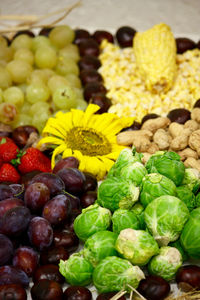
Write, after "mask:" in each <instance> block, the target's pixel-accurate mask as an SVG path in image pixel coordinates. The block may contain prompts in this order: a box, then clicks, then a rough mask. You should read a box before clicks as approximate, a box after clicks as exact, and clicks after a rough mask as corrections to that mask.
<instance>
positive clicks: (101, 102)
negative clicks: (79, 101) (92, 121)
mask: <svg viewBox="0 0 200 300" xmlns="http://www.w3.org/2000/svg"><path fill="white" fill-rule="evenodd" d="M89 102H90V103H93V104H96V105H98V106H99V107H100V109H99V110H98V111H97V112H96V114H102V113H105V112H107V111H108V109H109V108H110V106H111V105H112V102H111V100H110V99H109V98H108V97H106V95H105V94H104V93H96V94H94V95H92V97H91V99H90V101H89Z"/></svg>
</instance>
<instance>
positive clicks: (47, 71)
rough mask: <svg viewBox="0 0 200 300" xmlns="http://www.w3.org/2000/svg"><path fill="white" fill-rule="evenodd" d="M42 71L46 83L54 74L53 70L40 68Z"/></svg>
mask: <svg viewBox="0 0 200 300" xmlns="http://www.w3.org/2000/svg"><path fill="white" fill-rule="evenodd" d="M42 72H43V73H44V76H45V78H46V83H47V82H48V80H49V79H50V78H51V77H52V76H54V75H55V72H54V71H53V70H52V69H48V68H45V69H42Z"/></svg>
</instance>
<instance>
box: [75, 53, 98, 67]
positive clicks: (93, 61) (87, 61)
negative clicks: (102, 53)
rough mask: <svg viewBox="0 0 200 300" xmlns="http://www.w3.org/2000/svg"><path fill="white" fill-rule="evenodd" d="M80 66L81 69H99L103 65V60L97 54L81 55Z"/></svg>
mask: <svg viewBox="0 0 200 300" xmlns="http://www.w3.org/2000/svg"><path fill="white" fill-rule="evenodd" d="M78 66H79V68H80V70H98V69H99V68H100V67H101V62H100V60H99V59H98V58H97V57H96V56H92V55H86V56H83V57H81V59H80V60H79V62H78Z"/></svg>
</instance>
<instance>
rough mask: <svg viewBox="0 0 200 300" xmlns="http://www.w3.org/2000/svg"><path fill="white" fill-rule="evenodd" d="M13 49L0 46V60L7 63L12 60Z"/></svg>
mask: <svg viewBox="0 0 200 300" xmlns="http://www.w3.org/2000/svg"><path fill="white" fill-rule="evenodd" d="M13 53H14V51H13V49H12V48H11V47H7V46H3V45H2V46H0V60H2V61H5V62H6V63H8V62H9V61H11V60H12V58H13Z"/></svg>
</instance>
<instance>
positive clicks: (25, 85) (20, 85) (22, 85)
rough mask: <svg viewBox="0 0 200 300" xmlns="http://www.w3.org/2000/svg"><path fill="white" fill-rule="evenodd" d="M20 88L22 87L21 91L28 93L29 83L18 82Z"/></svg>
mask: <svg viewBox="0 0 200 300" xmlns="http://www.w3.org/2000/svg"><path fill="white" fill-rule="evenodd" d="M18 88H20V89H21V91H22V92H23V93H24V94H25V93H26V89H27V84H26V83H21V84H18Z"/></svg>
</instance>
